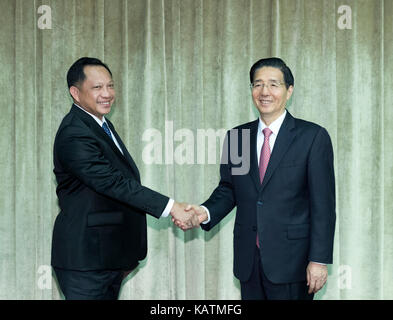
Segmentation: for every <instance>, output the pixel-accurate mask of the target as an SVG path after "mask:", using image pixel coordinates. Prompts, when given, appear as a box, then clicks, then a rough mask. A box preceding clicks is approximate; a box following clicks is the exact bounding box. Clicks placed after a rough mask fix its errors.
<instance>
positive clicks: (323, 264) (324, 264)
mask: <svg viewBox="0 0 393 320" xmlns="http://www.w3.org/2000/svg"><path fill="white" fill-rule="evenodd" d="M310 262H313V263H316V264H320V265H322V266H326V263H322V262H316V261H310Z"/></svg>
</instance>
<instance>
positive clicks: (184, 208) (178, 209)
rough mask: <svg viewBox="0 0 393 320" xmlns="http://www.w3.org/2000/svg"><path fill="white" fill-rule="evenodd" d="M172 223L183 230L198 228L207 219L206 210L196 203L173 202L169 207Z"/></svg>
mask: <svg viewBox="0 0 393 320" xmlns="http://www.w3.org/2000/svg"><path fill="white" fill-rule="evenodd" d="M171 216H172V221H173V223H174V224H175V225H176V226H178V227H179V228H181V229H182V230H183V231H186V230H188V229H192V228H198V227H199V226H200V224H201V223H202V222H203V221H205V220H207V219H208V215H207V212H206V210H205V209H204V208H203V207H200V206H197V205H191V204H187V203H179V202H175V203H174V204H173V207H172V209H171Z"/></svg>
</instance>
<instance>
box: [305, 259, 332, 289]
mask: <svg viewBox="0 0 393 320" xmlns="http://www.w3.org/2000/svg"><path fill="white" fill-rule="evenodd" d="M327 277H328V270H327V266H326V265H323V264H319V263H315V262H311V261H310V262H309V264H308V266H307V286H308V293H309V294H311V293H317V292H318V291H319V290H320V289H321V288H322V287H323V286H324V284H325V283H326V280H327Z"/></svg>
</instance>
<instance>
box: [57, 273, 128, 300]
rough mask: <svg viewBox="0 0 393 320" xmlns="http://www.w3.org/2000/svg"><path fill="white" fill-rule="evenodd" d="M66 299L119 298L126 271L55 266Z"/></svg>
mask: <svg viewBox="0 0 393 320" xmlns="http://www.w3.org/2000/svg"><path fill="white" fill-rule="evenodd" d="M53 269H54V271H55V274H56V278H57V281H58V282H59V286H60V289H61V291H62V292H63V294H64V296H65V299H66V300H117V298H118V296H119V292H120V287H121V283H122V281H123V279H124V276H125V272H124V271H122V270H96V271H77V270H65V269H60V268H55V267H54V268H53Z"/></svg>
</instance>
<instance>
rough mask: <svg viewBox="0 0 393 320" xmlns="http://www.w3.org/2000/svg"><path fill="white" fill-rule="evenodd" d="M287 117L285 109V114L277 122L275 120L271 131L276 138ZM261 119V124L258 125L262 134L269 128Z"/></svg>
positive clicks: (271, 125) (270, 127)
mask: <svg viewBox="0 0 393 320" xmlns="http://www.w3.org/2000/svg"><path fill="white" fill-rule="evenodd" d="M286 115H287V110H286V109H285V111H284V113H283V114H282V115H281V116H279V117H278V118H277V119H276V120H274V121H273V122H272V123H271V124H270V126H269V129H270V130H271V131H272V132H273V134H275V135H276V136H277V135H278V132H279V131H280V128H281V125H282V123H283V122H284V119H285V116H286ZM258 119H259V124H258V133H261V132H262V130H263V129H265V128H267V127H268V126H267V125H266V124H265V123H264V122H263V121H262V120H261V117H259V118H258Z"/></svg>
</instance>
